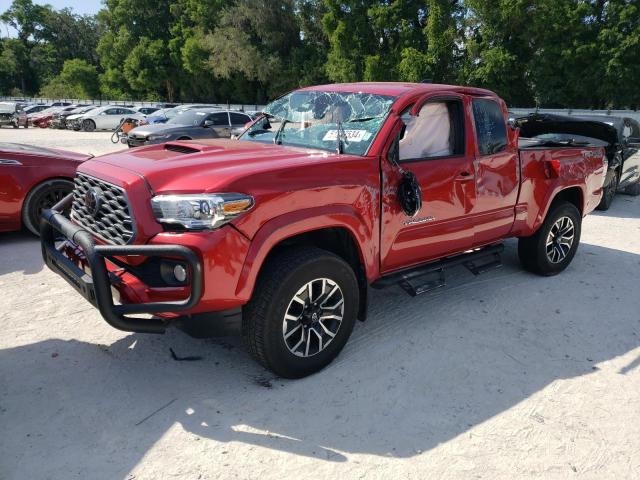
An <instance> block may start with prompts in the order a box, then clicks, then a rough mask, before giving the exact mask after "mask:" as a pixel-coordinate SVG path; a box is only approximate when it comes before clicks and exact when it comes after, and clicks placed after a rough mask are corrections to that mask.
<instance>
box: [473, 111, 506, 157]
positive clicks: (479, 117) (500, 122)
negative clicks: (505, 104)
mask: <svg viewBox="0 0 640 480" xmlns="http://www.w3.org/2000/svg"><path fill="white" fill-rule="evenodd" d="M473 118H474V121H475V124H476V134H477V136H478V150H479V151H480V155H493V154H495V153H499V152H501V151H503V150H504V149H505V148H507V144H508V142H507V126H506V124H505V121H504V115H503V114H502V110H501V109H500V106H499V105H498V104H497V103H496V102H494V101H493V100H486V99H475V100H473Z"/></svg>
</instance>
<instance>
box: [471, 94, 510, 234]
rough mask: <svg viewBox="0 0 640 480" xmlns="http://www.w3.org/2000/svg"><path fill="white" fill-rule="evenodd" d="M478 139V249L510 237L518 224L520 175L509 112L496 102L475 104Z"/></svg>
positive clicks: (474, 214)
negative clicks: (514, 226) (517, 210)
mask: <svg viewBox="0 0 640 480" xmlns="http://www.w3.org/2000/svg"><path fill="white" fill-rule="evenodd" d="M472 111H473V117H474V129H475V134H476V138H477V142H476V144H477V145H478V147H477V157H476V159H475V162H474V166H475V172H476V199H475V205H474V207H473V210H472V211H471V216H472V218H473V223H474V224H475V227H474V245H475V246H479V245H485V244H487V243H491V242H494V241H496V240H500V239H501V238H503V237H505V236H506V235H508V233H509V232H510V231H511V227H512V225H513V222H514V220H515V205H516V202H517V200H518V190H519V185H520V172H519V165H518V150H517V147H516V146H515V145H513V144H511V145H510V143H509V137H508V131H507V126H506V122H505V111H503V108H502V107H501V106H500V105H499V104H498V103H497V102H495V101H494V100H492V99H484V98H482V99H474V100H473V108H472Z"/></svg>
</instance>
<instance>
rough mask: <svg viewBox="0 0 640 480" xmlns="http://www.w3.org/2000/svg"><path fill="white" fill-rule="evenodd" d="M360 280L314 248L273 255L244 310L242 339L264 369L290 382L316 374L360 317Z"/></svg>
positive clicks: (337, 260)
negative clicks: (289, 379) (293, 379)
mask: <svg viewBox="0 0 640 480" xmlns="http://www.w3.org/2000/svg"><path fill="white" fill-rule="evenodd" d="M358 304H359V290H358V282H357V280H356V276H355V274H354V272H353V270H352V268H351V267H350V266H349V264H348V263H346V262H345V261H344V260H343V259H341V258H340V257H338V256H336V255H334V254H332V253H330V252H326V251H324V250H320V249H318V248H314V247H308V248H296V249H292V250H289V251H284V252H282V253H280V254H277V255H276V256H274V257H273V258H272V259H271V260H269V262H268V264H266V265H265V267H264V269H263V271H262V273H261V274H260V278H259V280H258V282H257V284H256V286H255V289H254V294H253V297H252V299H251V300H250V301H249V303H248V304H247V305H246V307H245V308H244V311H243V320H242V335H243V338H244V341H245V344H246V346H247V348H248V350H249V352H250V353H251V354H252V355H253V357H254V358H255V359H256V360H257V361H258V362H260V363H261V364H262V365H263V366H264V367H266V368H268V369H270V370H272V371H273V372H275V373H276V374H277V375H279V376H281V377H285V378H300V377H305V376H307V375H310V374H312V373H315V372H317V371H319V370H321V369H322V368H324V367H325V366H327V365H328V364H329V363H331V361H332V360H333V359H334V358H335V357H336V356H337V355H338V354H339V353H340V351H341V350H342V348H343V347H344V345H345V344H346V343H347V340H348V339H349V336H350V335H351V331H352V330H353V325H354V323H355V319H356V316H357V313H358Z"/></svg>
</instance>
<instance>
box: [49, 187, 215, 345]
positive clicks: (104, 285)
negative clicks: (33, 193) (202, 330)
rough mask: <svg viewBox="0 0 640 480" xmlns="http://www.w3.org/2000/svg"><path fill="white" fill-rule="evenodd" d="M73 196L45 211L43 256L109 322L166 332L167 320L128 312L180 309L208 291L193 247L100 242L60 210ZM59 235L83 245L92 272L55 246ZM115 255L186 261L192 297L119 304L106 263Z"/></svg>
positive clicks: (126, 328) (137, 329)
mask: <svg viewBox="0 0 640 480" xmlns="http://www.w3.org/2000/svg"><path fill="white" fill-rule="evenodd" d="M72 198H73V195H68V196H67V197H65V198H64V199H63V200H62V201H61V202H60V203H58V204H57V205H55V206H54V207H53V208H52V209H51V210H45V211H44V212H43V214H42V219H41V222H40V234H41V244H42V257H43V258H44V261H45V263H46V264H47V266H48V267H49V268H50V269H51V270H53V271H54V272H56V273H57V274H58V275H60V276H61V277H62V278H64V279H65V280H66V281H67V283H69V284H70V285H71V286H73V287H74V288H75V289H76V290H77V291H78V292H79V293H80V294H81V295H82V296H83V297H84V298H86V299H87V300H88V301H89V302H90V303H91V304H92V305H94V306H95V307H96V308H97V309H98V310H100V313H101V314H102V316H103V317H104V319H105V320H106V321H107V323H108V324H109V325H111V326H112V327H114V328H117V329H119V330H124V331H128V332H140V333H164V331H165V329H166V328H167V326H168V324H167V320H164V319H159V318H139V317H131V316H129V315H132V314H133V315H135V314H158V313H179V312H183V311H185V310H189V309H192V308H193V307H195V306H196V305H197V304H198V302H199V301H200V297H201V296H202V291H203V274H202V265H201V263H200V260H199V258H198V256H197V255H196V254H195V253H194V252H193V251H192V250H191V249H189V248H187V247H184V246H182V245H125V246H113V245H96V244H95V242H94V240H93V237H92V236H91V234H90V233H89V232H87V231H86V230H84V229H82V228H81V227H79V226H77V225H75V224H74V223H72V222H71V221H70V220H68V219H67V218H66V217H65V216H64V215H63V214H62V213H61V212H63V211H65V210H66V209H68V208H69V207H70V205H71V201H72ZM60 234H62V236H63V237H64V238H65V239H67V240H70V241H71V242H72V243H73V244H75V245H78V246H80V247H81V248H82V250H83V253H84V257H85V259H86V262H87V264H88V267H89V270H90V274H88V273H85V271H84V270H82V269H81V268H80V267H79V266H77V265H76V264H75V263H74V262H73V261H71V259H70V258H69V257H67V256H66V255H64V254H63V253H62V252H61V251H60V250H58V248H56V241H59V240H60ZM114 256H117V257H126V256H144V257H170V258H180V259H181V260H183V261H184V262H186V264H187V265H188V267H189V271H190V278H191V291H190V295H189V297H188V298H186V299H184V300H177V301H163V302H147V303H130V304H124V305H116V304H114V302H113V296H112V293H111V287H112V286H113V284H112V278H113V276H112V275H110V274H109V271H108V269H107V267H106V264H105V260H106V259H107V258H108V257H114Z"/></svg>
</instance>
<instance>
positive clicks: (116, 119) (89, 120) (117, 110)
mask: <svg viewBox="0 0 640 480" xmlns="http://www.w3.org/2000/svg"><path fill="white" fill-rule="evenodd" d="M125 118H134V119H136V120H142V119H143V118H145V115H144V114H142V113H139V112H136V111H135V110H133V109H131V108H126V107H118V106H116V105H107V106H106V107H98V108H95V109H93V110H90V111H89V112H87V113H85V114H83V115H81V116H80V117H79V118H75V119H73V120H74V123H76V124H79V125H80V128H81V129H82V130H84V131H85V132H93V131H94V130H115V129H116V128H118V126H119V125H120V122H121V121H122V120H123V119H125Z"/></svg>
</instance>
